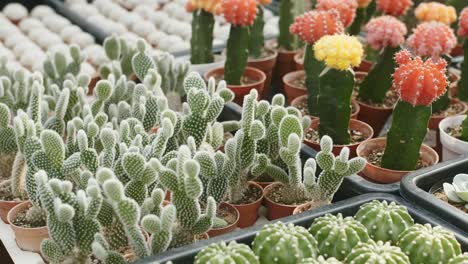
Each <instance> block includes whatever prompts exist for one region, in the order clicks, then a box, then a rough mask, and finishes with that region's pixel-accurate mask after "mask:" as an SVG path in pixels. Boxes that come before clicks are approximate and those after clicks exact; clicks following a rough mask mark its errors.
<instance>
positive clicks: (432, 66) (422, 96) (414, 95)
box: [393, 50, 447, 106]
mask: <svg viewBox="0 0 468 264" xmlns="http://www.w3.org/2000/svg"><path fill="white" fill-rule="evenodd" d="M395 60H396V62H397V63H398V64H399V67H398V68H397V69H396V70H395V73H394V74H393V84H394V86H395V89H396V90H397V91H399V92H400V95H401V100H403V101H405V102H407V103H409V104H411V105H413V106H416V105H430V104H431V103H432V102H433V101H435V100H436V99H437V98H439V96H441V95H442V94H444V93H445V90H446V88H447V80H446V76H445V67H446V66H447V62H446V61H445V60H443V59H439V60H437V61H433V60H432V59H428V60H427V61H425V62H424V61H423V60H422V59H421V58H420V57H415V58H411V53H410V52H409V51H407V50H403V51H401V52H399V53H397V55H396V56H395ZM425 78H429V80H427V79H425Z"/></svg>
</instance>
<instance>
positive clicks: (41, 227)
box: [7, 200, 47, 230]
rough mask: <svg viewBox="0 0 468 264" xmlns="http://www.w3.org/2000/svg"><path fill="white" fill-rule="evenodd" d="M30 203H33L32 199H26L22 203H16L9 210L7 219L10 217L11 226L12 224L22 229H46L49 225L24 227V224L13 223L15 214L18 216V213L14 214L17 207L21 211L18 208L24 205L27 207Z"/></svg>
mask: <svg viewBox="0 0 468 264" xmlns="http://www.w3.org/2000/svg"><path fill="white" fill-rule="evenodd" d="M29 204H32V203H31V201H29V200H27V201H24V202H22V203H20V204H18V205H16V206H15V207H13V208H11V210H10V211H9V212H8V215H7V219H8V222H10V226H12V227H14V228H16V229H20V230H44V229H47V225H45V226H40V227H24V226H18V225H15V224H14V223H13V221H12V220H13V216H16V214H15V215H13V212H14V211H15V209H16V210H18V211H20V209H18V208H20V207H21V209H23V208H22V207H26V206H28V205H29ZM17 207H18V208H17Z"/></svg>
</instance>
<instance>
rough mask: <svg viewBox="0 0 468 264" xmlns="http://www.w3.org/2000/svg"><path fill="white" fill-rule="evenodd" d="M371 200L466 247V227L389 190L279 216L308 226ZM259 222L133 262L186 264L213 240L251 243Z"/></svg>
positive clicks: (353, 210)
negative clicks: (396, 207)
mask: <svg viewBox="0 0 468 264" xmlns="http://www.w3.org/2000/svg"><path fill="white" fill-rule="evenodd" d="M372 200H380V201H388V202H392V201H395V202H396V203H398V204H400V205H404V206H406V207H407V208H408V211H409V213H410V214H411V216H412V217H413V218H414V220H415V222H416V223H422V224H424V223H429V224H432V225H441V226H443V227H445V228H447V229H449V230H451V231H452V232H454V233H455V235H456V237H457V239H458V241H459V242H460V244H461V245H462V249H463V251H467V250H468V233H467V232H468V230H464V231H463V230H461V229H459V228H457V227H454V226H452V225H450V224H448V223H447V222H445V221H444V220H441V219H440V218H438V217H437V216H436V215H434V214H432V213H429V212H427V211H425V210H423V209H420V208H417V207H415V206H414V205H412V204H411V203H409V202H407V201H406V200H404V199H403V198H401V197H398V196H395V195H392V194H385V193H375V194H364V195H360V196H356V197H354V198H351V199H347V200H344V201H340V202H336V203H333V204H331V205H327V206H323V207H320V208H318V209H316V210H312V211H308V212H304V213H302V214H299V215H293V216H289V217H287V218H283V219H281V221H282V222H284V223H293V224H295V225H300V226H304V227H306V228H308V227H309V226H310V225H311V223H312V222H313V220H314V219H315V218H317V217H320V216H323V215H325V214H338V213H341V214H343V215H344V216H352V215H354V214H355V213H356V212H357V210H358V209H359V207H360V206H361V205H362V204H365V203H368V202H370V201H372ZM261 228H262V227H261V226H254V227H250V228H247V229H243V230H239V231H236V232H233V233H230V234H225V235H222V236H219V237H215V238H211V239H208V240H205V241H200V242H197V243H195V244H192V245H189V246H185V247H181V248H176V249H173V250H170V251H167V252H165V253H163V254H160V255H158V256H152V257H148V258H146V259H143V260H140V261H138V262H136V263H141V264H143V263H166V261H172V262H173V263H174V264H185V263H193V259H194V257H195V256H196V254H197V253H198V252H199V251H200V250H202V249H203V248H205V247H206V246H208V245H210V244H212V243H218V242H221V241H227V242H228V241H232V240H236V241H237V242H241V243H245V244H250V243H251V242H252V241H253V239H254V238H255V235H256V233H257V232H258V231H259V230H260V229H261Z"/></svg>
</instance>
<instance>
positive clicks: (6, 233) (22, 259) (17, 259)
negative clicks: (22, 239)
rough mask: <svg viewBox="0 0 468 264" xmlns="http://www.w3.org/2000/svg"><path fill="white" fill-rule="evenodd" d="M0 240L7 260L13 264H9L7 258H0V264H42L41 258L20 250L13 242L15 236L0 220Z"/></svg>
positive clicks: (35, 254)
mask: <svg viewBox="0 0 468 264" xmlns="http://www.w3.org/2000/svg"><path fill="white" fill-rule="evenodd" d="M0 240H1V241H2V243H3V246H4V247H5V249H6V251H7V253H8V255H9V256H10V257H9V258H10V259H11V260H12V261H13V262H9V261H10V260H9V259H8V257H7V256H3V255H1V256H0V260H1V263H3V264H10V263H14V264H22V263H29V264H42V263H44V260H43V259H42V258H41V256H40V255H39V254H37V253H34V252H28V251H23V250H21V249H20V248H19V247H18V245H17V244H16V241H15V235H14V234H13V230H12V229H11V227H10V226H9V225H7V224H5V223H4V222H3V221H1V220H0Z"/></svg>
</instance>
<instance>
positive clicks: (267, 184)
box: [255, 181, 274, 189]
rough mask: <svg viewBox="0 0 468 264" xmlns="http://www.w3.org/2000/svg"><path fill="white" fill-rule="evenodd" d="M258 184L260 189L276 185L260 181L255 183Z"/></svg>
mask: <svg viewBox="0 0 468 264" xmlns="http://www.w3.org/2000/svg"><path fill="white" fill-rule="evenodd" d="M255 183H256V184H258V185H260V187H262V189H265V188H266V187H268V186H269V185H270V184H272V183H274V182H260V181H255Z"/></svg>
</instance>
